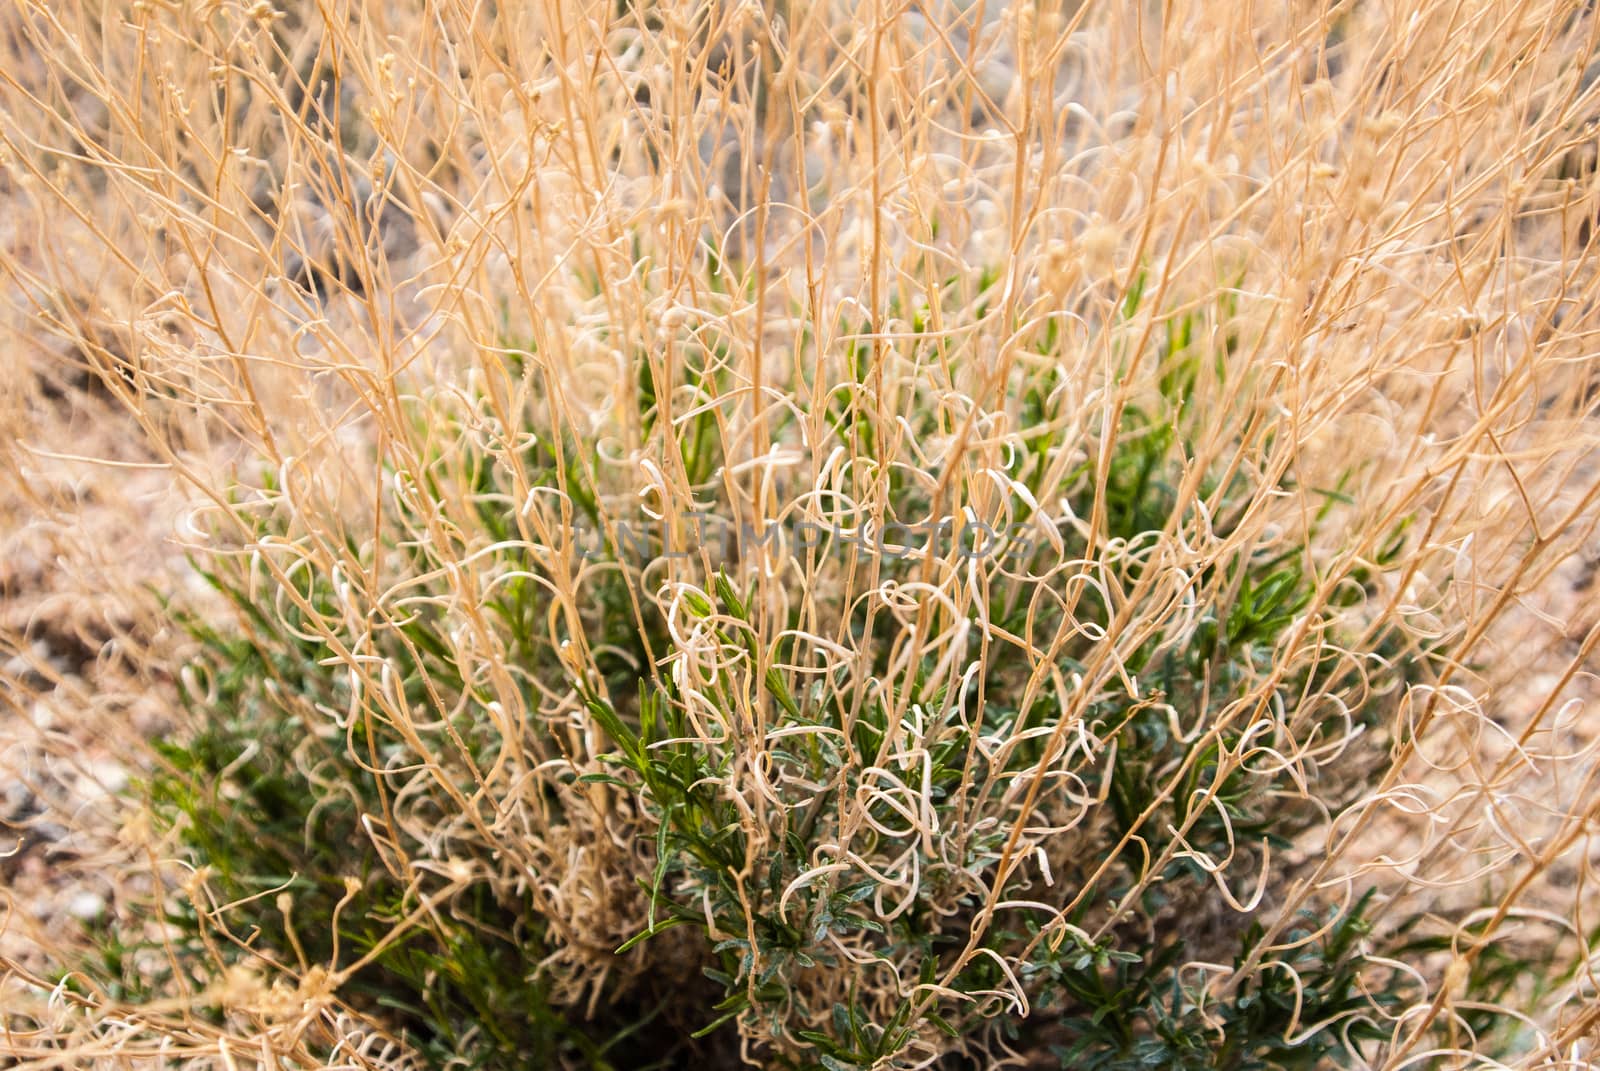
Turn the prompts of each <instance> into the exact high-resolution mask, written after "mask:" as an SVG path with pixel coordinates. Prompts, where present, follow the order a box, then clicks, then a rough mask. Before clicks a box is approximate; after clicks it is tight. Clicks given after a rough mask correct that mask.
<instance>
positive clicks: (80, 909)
mask: <svg viewBox="0 0 1600 1071" xmlns="http://www.w3.org/2000/svg"><path fill="white" fill-rule="evenodd" d="M105 909H106V901H105V897H103V896H101V895H100V894H99V893H94V892H90V891H89V890H87V889H84V890H82V891H79V892H75V893H73V894H72V898H71V899H70V900H68V901H67V911H68V913H69V914H71V915H72V917H73V918H76V919H85V920H87V919H97V918H99V917H100V914H101V912H103V911H104V910H105Z"/></svg>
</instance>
